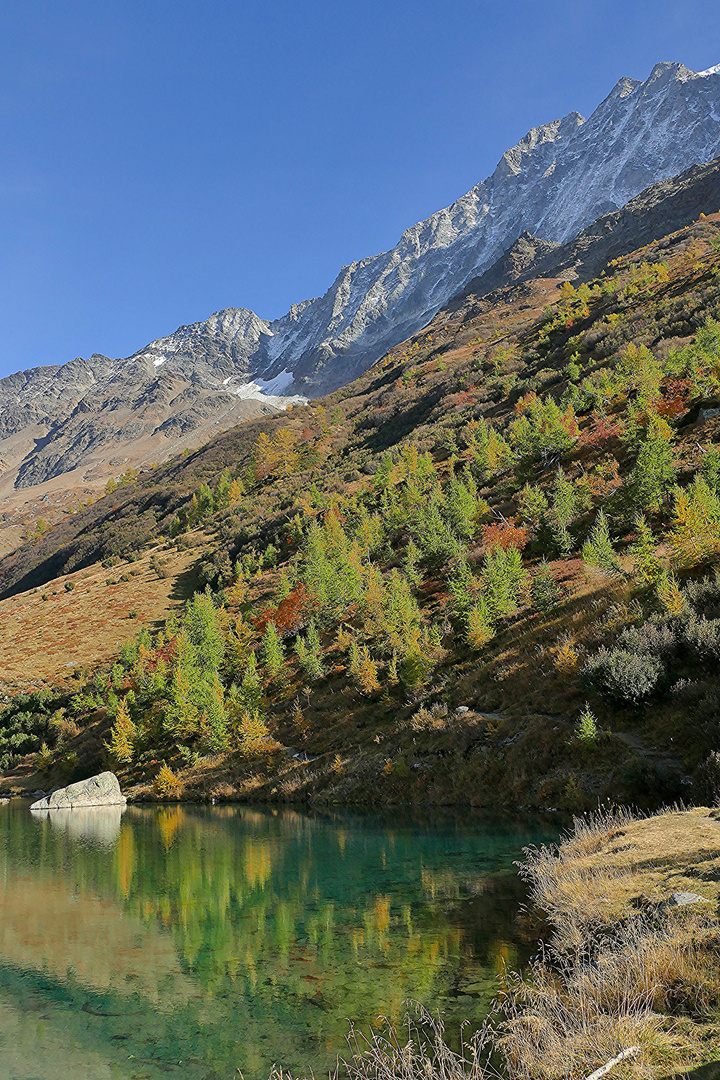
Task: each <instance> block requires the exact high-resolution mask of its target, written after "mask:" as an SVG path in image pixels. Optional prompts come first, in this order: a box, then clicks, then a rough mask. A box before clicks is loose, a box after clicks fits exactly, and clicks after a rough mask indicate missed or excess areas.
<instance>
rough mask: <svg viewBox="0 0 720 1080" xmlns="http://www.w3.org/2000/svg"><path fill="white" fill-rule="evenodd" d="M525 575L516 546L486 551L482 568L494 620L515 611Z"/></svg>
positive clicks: (486, 594) (490, 610) (487, 601)
mask: <svg viewBox="0 0 720 1080" xmlns="http://www.w3.org/2000/svg"><path fill="white" fill-rule="evenodd" d="M525 577H526V572H525V570H524V569H523V565H522V556H521V555H520V552H519V551H518V549H517V548H516V547H509V548H507V549H505V548H501V547H497V548H493V549H492V550H491V551H488V552H486V554H485V559H484V562H483V570H482V582H483V592H484V594H485V601H486V603H487V607H488V611H489V612H490V617H491V618H492V619H493V620H495V619H502V618H504V617H505V616H506V615H510V614H512V612H513V611H515V609H516V607H517V603H518V597H519V594H520V586H521V585H522V582H523V581H524V579H525Z"/></svg>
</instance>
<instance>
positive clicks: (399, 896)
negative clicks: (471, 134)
mask: <svg viewBox="0 0 720 1080" xmlns="http://www.w3.org/2000/svg"><path fill="white" fill-rule="evenodd" d="M556 835H557V831H556V830H550V829H543V828H542V827H540V826H536V827H530V826H527V825H522V824H521V825H518V824H517V823H508V822H506V823H501V824H494V825H490V824H488V823H487V821H486V820H483V819H481V818H478V819H474V818H473V816H472V815H471V814H470V813H468V812H465V813H463V814H460V815H453V814H447V815H433V816H432V817H428V818H427V819H426V820H424V819H422V818H415V819H413V818H411V817H404V816H403V815H402V813H399V812H398V813H394V814H392V815H385V816H383V815H370V814H367V815H365V814H355V813H344V812H343V813H326V814H321V813H317V814H312V813H307V814H305V813H301V812H296V811H294V810H288V809H280V810H272V809H269V810H265V809H260V810H258V809H252V808H247V807H238V806H225V807H207V808H206V807H199V806H169V807H168V806H166V807H157V806H153V807H138V806H130V807H128V808H127V809H126V810H125V811H124V812H121V810H120V808H119V807H118V808H115V807H112V808H103V809H85V810H72V811H54V812H52V813H51V814H46V815H44V816H41V815H37V814H34V813H31V812H30V811H29V809H28V804H27V803H26V802H20V801H18V800H14V801H13V802H11V803H9V804H6V805H4V806H0V875H1V877H0V1076H1V1077H2V1078H3V1080H157V1078H161V1077H168V1076H177V1077H178V1078H180V1080H230V1078H231V1077H235V1078H237V1075H238V1072H237V1070H238V1069H241V1070H242V1072H243V1074H244V1076H245V1080H265V1078H266V1077H267V1075H268V1072H269V1070H270V1067H271V1065H272V1064H273V1062H277V1063H278V1064H281V1065H283V1066H284V1067H285V1068H286V1069H292V1070H294V1071H295V1072H299V1073H300V1075H309V1070H310V1069H313V1070H314V1071H315V1074H316V1076H322V1075H323V1072H324V1071H326V1070H327V1069H328V1068H329V1067H331V1066H332V1065H333V1064H334V1062H335V1060H336V1056H337V1054H338V1052H342V1051H343V1050H344V1047H345V1042H344V1039H345V1035H346V1032H347V1028H348V1024H347V1021H348V1019H352V1020H353V1021H356V1022H357V1023H358V1024H360V1025H362V1026H363V1027H364V1029H365V1030H369V1029H370V1027H371V1025H378V1024H379V1023H380V1020H381V1018H382V1016H388V1017H391V1018H393V1019H397V1018H399V1017H401V1016H402V1015H403V1013H404V1011H405V1008H404V1004H405V1002H406V1001H407V1000H408V999H412V1000H416V1001H420V1002H423V1003H424V1004H426V1005H428V1006H431V1007H432V1008H433V1009H438V1008H439V1009H441V1010H442V1012H443V1013H444V1015H445V1017H446V1019H447V1021H448V1023H449V1027H450V1028H451V1029H452V1028H457V1027H458V1026H459V1024H460V1023H461V1022H462V1021H463V1020H471V1021H475V1020H479V1019H480V1018H481V1017H482V1016H483V1015H484V1013H485V1011H486V1009H487V1004H488V1001H489V999H490V997H491V995H492V994H493V992H494V990H495V987H496V977H497V974H498V972H499V971H501V970H502V967H503V965H504V964H508V965H509V966H511V967H512V966H514V965H517V964H520V963H523V962H524V961H525V960H526V959H527V956H528V953H529V951H530V950H531V949H532V943H531V942H527V941H524V940H523V938H522V935H521V928H520V926H519V924H518V923H517V921H516V919H515V915H516V912H517V908H518V904H519V902H520V901H521V899H522V893H521V889H520V886H519V883H518V881H517V879H516V877H515V875H514V874H513V873H512V862H513V859H516V858H518V856H519V855H520V851H521V848H522V846H523V845H525V844H528V843H537V842H541V841H545V840H548V839H554V838H555V837H556Z"/></svg>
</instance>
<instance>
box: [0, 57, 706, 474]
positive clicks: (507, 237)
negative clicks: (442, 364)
mask: <svg viewBox="0 0 720 1080" xmlns="http://www.w3.org/2000/svg"><path fill="white" fill-rule="evenodd" d="M718 153H720V71H719V70H718V69H714V68H713V69H709V70H708V71H707V72H700V73H697V72H692V71H690V70H689V69H688V68H686V67H685V66H684V65H682V64H677V63H663V64H658V65H656V66H655V68H654V69H653V71H652V73H651V75H650V77H649V78H648V79H647V80H646V81H645V82H640V81H638V80H633V79H629V78H623V79H621V80H620V81H619V82H618V83H617V84H616V86H615V87H614V88H613V90H612V91H611V93H610V94H609V95H608V97H607V98H606V99H605V101H603V102H602V103H601V104H600V105H599V106H598V108H597V109H596V110H595V111H594V113H593V114H592V116H591V117H590V118H589V119H588V120H585V119H584V118H583V117H582V116H580V114H579V113H570V114H568V116H566V117H564V118H563V119H561V120H555V121H553V122H551V123H549V124H544V125H542V126H541V127H538V128H533V129H532V130H531V131H530V132H528V134H527V135H526V136H525V137H524V138H523V139H521V140H520V142H519V143H518V144H517V145H516V146H515V147H512V148H511V149H510V150H508V151H506V152H505V154H503V156H502V158H501V159H500V162H499V164H498V166H497V168H496V169H495V171H494V172H493V174H492V175H491V176H490V177H488V178H487V179H486V180H484V181H482V182H481V183H479V184H478V185H476V186H475V187H474V188H473V189H472V190H471V191H469V192H468V193H467V194H466V195H464V196H462V197H461V198H460V199H458V200H457V201H456V202H455V203H453V204H452V205H451V206H449V207H446V208H445V209H443V210H440V211H438V212H437V213H435V214H433V215H431V216H430V217H429V218H428V219H427V220H425V221H422V222H419V223H417V224H416V225H414V226H412V227H411V228H410V229H408V230H406V231H405V232H404V233H403V235H402V237H401V238H400V241H399V243H398V244H397V245H396V247H395V248H393V249H392V251H390V252H385V253H382V254H380V255H375V256H371V257H369V258H366V259H363V260H361V261H359V262H354V263H351V264H350V265H349V266H346V267H343V269H342V270H341V271H340V274H339V275H338V277H337V278H336V280H335V282H334V283H333V285H332V286H331V288H330V289H329V290H328V291H327V292H326V293H325V294H324V295H323V296H321V297H317V298H315V299H312V300H308V301H305V302H304V303H302V304H298V305H293V306H292V307H291V309H290V311H289V312H288V313H287V315H285V316H283V318H281V319H278V320H274V321H270V322H268V321H265V320H263V319H261V318H259V317H258V316H257V315H256V314H254V313H253V312H251V311H248V310H247V309H243V308H230V309H226V310H224V311H219V312H216V313H214V314H213V315H212V316H211V317H210V318H209V319H207V320H204V321H203V322H200V323H195V324H193V325H189V326H183V327H180V328H179V329H178V330H177V331H176V332H175V333H174V334H171V335H169V336H167V337H164V338H160V339H158V340H157V341H154V342H152V343H150V344H149V345H148V346H146V347H145V348H144V349H142V350H140V351H139V352H138V353H136V354H134V355H133V356H132V357H129V358H127V359H124V360H118V361H112V360H109V359H108V358H107V357H104V356H100V355H98V354H95V355H94V356H93V357H91V358H90V360H89V361H84V360H76V361H73V362H71V364H67V365H64V366H63V367H59V368H50V369H49V368H40V369H34V370H33V371H30V372H25V373H22V374H21V375H19V376H10V378H9V379H7V380H0V440H2V439H3V438H4V439H5V440H7V439H9V438H10V437H11V436H17V435H18V434H22V433H23V432H26V431H28V432H29V431H30V430H32V434H33V441H34V445H30V444H29V443H28V440H27V439H18V438H15V439H14V445H15V447H16V448H17V447H20V449H21V450H22V453H23V456H22V460H20V461H19V462H14V461H10V460H8V453H7V447H6V446H4V443H3V441H0V456H2V457H4V458H5V459H6V464H7V466H8V468H10V469H11V470H12V468H13V466H15V465H16V466H17V473H16V476H15V478H14V481H13V482H14V484H15V486H16V487H27V486H31V485H34V484H38V483H42V482H43V481H45V480H48V479H50V478H52V477H56V476H58V475H61V474H63V473H65V472H67V471H69V470H73V469H81V468H82V467H83V465H84V463H85V462H86V461H87V460H88V455H95V459H97V458H98V455H100V457H101V456H102V453H101V452H102V451H103V449H104V448H106V447H107V446H109V445H112V444H115V443H117V442H118V441H122V442H124V443H125V444H126V445H128V444H129V443H131V442H132V441H133V440H137V439H138V438H140V437H142V438H144V439H146V440H147V439H150V440H153V439H156V440H159V441H160V442H162V443H165V439H166V438H168V437H169V439H170V442H169V443H165V446H166V450H165V452H164V453H163V452H160V453H158V454H157V455H156V456H157V457H158V458H159V459H163V458H164V457H166V456H168V453H169V452H175V451H176V450H177V449H178V448H180V444H179V443H178V442H177V441H176V436H178V435H180V436H187V434H188V433H189V432H193V431H194V430H195V429H196V428H197V427H198V426H200V427H202V426H203V424H205V425H206V422H210V421H212V422H213V423H217V422H220V421H218V420H217V419H216V418H217V417H218V416H219V417H222V418H223V419H225V418H227V419H228V420H232V421H237V419H240V418H242V416H243V415H252V414H253V412H257V409H258V405H259V403H260V402H262V406H261V407H262V408H263V409H267V408H274V407H278V406H279V405H281V404H282V402H281V401H278V400H277V399H273V398H272V397H268V396H267V394H268V392H269V393H270V394H272V393H273V391H274V392H275V393H276V394H277V393H279V394H283V395H285V394H292V393H298V392H299V393H302V394H305V395H308V396H315V395H319V394H321V393H324V392H327V391H328V390H332V389H335V388H336V387H338V386H340V385H343V384H344V383H346V382H348V381H350V380H351V379H352V378H354V377H355V376H356V375H357V374H359V373H360V372H362V371H364V370H366V369H367V368H368V367H369V366H370V365H371V364H372V363H373V362H374V361H375V360H376V359H378V357H379V356H381V355H382V354H383V353H384V352H385V351H387V349H388V348H390V347H391V346H393V345H395V344H397V343H398V342H399V341H401V340H403V339H404V338H406V337H407V336H409V335H410V334H412V333H414V332H415V331H417V330H418V329H419V328H421V327H422V326H423V325H425V324H426V323H427V322H428V321H429V320H430V319H431V318H432V317H433V315H434V314H435V313H436V312H437V311H438V310H440V308H441V307H442V306H443V305H444V304H446V303H447V302H448V301H449V300H450V299H451V298H452V297H453V296H455V295H456V294H457V293H459V292H460V291H461V290H462V289H463V287H464V286H465V285H466V284H467V282H468V281H469V280H470V279H471V278H473V277H474V276H476V275H478V274H481V273H482V272H483V271H484V270H486V269H487V268H489V267H490V266H492V264H493V263H494V262H495V261H496V260H497V259H498V258H499V257H500V256H502V254H503V252H505V251H506V250H507V249H508V248H509V247H511V245H512V244H513V243H514V241H515V240H517V238H518V237H520V236H521V234H523V233H524V232H528V233H530V234H533V235H534V236H538V237H541V238H542V240H543V241H545V242H546V243H550V244H558V243H565V242H567V241H568V240H569V239H570V238H572V237H573V236H575V235H576V234H577V233H578V232H579V231H580V230H581V229H582V228H583V227H584V226H587V225H588V223H590V222H592V221H594V220H595V219H597V218H598V217H600V216H601V215H603V214H608V213H612V212H615V211H616V210H617V209H618V208H620V207H622V206H624V205H625V204H626V203H627V202H628V201H629V200H630V199H632V198H633V197H634V196H635V195H637V193H638V192H639V191H641V190H642V189H644V188H645V187H647V186H648V185H649V184H652V183H653V182H656V181H658V180H664V179H666V178H668V177H671V176H673V175H675V174H676V173H679V172H682V171H683V170H684V169H687V168H688V167H689V166H691V165H694V164H696V163H698V162H700V163H702V162H707V161H708V160H710V159H712V158H714V157H716V156H717V155H718ZM545 253H546V254H549V252H548V251H546V252H545ZM263 391H265V393H263ZM112 414H115V417H114V418H113V420H112V422H111V423H110V424H108V417H109V416H112ZM118 417H121V418H122V423H121V424H120V425H119V426H118V424H117V423H116V422H115V419H116V418H118ZM10 441H11V442H12V441H13V440H12V439H10ZM9 457H10V458H12V454H10V455H9ZM15 457H17V453H16V454H15Z"/></svg>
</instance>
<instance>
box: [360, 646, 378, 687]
mask: <svg viewBox="0 0 720 1080" xmlns="http://www.w3.org/2000/svg"><path fill="white" fill-rule="evenodd" d="M356 681H357V684H358V686H359V688H360V690H362V692H363V694H373V693H375V691H376V690H379V689H380V680H379V679H378V666H377V664H376V663H375V661H374V660H373V658H372V656H371V655H370V650H369V648H368V647H367V645H364V646H363V647H362V649H361V650H360V663H359V667H358V673H357V675H356Z"/></svg>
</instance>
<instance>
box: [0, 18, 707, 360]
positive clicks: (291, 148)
mask: <svg viewBox="0 0 720 1080" xmlns="http://www.w3.org/2000/svg"><path fill="white" fill-rule="evenodd" d="M0 53H1V57H2V63H1V64H0V375H4V374H7V373H9V372H11V371H17V370H19V369H21V368H26V367H31V366H35V365H37V364H48V363H64V362H65V361H67V360H70V359H72V358H73V357H74V356H88V355H89V354H90V353H92V352H94V351H97V352H104V353H107V354H108V355H110V356H125V355H128V354H129V353H132V352H134V351H135V350H136V349H138V348H140V347H141V346H143V345H144V344H146V343H147V342H148V341H150V340H152V339H153V338H155V337H159V336H161V335H163V334H165V333H169V332H171V331H172V330H174V329H175V328H176V327H177V326H178V325H180V324H182V323H188V322H193V321H196V320H198V319H202V318H204V317H206V316H207V315H209V314H210V313H211V312H212V311H214V310H217V309H218V308H222V307H229V306H245V307H250V308H252V309H254V310H255V311H257V312H258V314H259V315H261V316H263V317H265V318H274V317H276V316H279V315H282V314H283V313H284V312H285V311H286V310H287V308H288V306H289V304H290V303H291V302H292V301H299V300H303V299H306V298H307V297H309V296H314V295H317V294H318V293H322V292H324V290H325V289H326V288H327V287H328V286H329V285H330V284H331V282H332V280H333V278H334V277H335V274H336V273H337V271H338V269H339V268H340V266H341V265H343V264H345V263H348V262H351V261H352V260H353V259H356V258H362V257H363V256H365V255H370V254H374V253H375V252H377V251H382V250H386V249H388V248H390V247H392V246H393V245H394V244H395V243H396V241H397V240H398V238H399V235H400V233H401V232H402V230H403V229H404V228H406V227H407V226H409V225H411V224H413V223H414V222H415V221H417V220H420V219H421V218H424V217H426V216H427V215H428V214H430V213H432V212H433V211H434V210H437V209H439V208H440V207H441V206H444V205H446V204H447V203H449V202H452V200H453V199H455V198H457V197H458V196H459V195H461V194H462V193H463V192H465V191H466V190H468V189H469V188H470V187H472V185H473V184H475V183H476V182H477V181H478V180H481V179H483V178H484V177H485V176H486V175H487V174H488V173H489V172H491V171H492V169H493V168H494V167H495V165H496V163H497V161H498V158H499V157H500V155H501V154H502V152H503V151H504V150H505V149H506V148H507V147H508V146H510V145H512V144H514V143H515V142H517V140H518V139H519V138H521V137H522V135H523V134H524V133H525V132H526V131H527V129H528V128H529V127H532V126H533V125H537V124H540V123H543V122H545V121H548V120H552V119H553V118H555V117H557V116H561V115H563V114H565V113H567V112H569V111H570V110H572V109H578V110H579V111H580V112H582V113H584V114H585V115H589V113H590V112H591V111H592V110H593V108H594V107H595V106H596V105H597V104H599V102H600V101H601V100H602V98H604V97H605V96H606V94H607V93H608V92H609V91H610V89H611V87H612V86H613V85H614V83H615V82H616V81H617V79H618V78H620V76H622V75H631V76H633V77H636V78H646V77H647V75H648V74H649V73H650V70H651V69H652V67H653V65H654V64H655V63H656V62H657V61H659V60H681V61H683V62H684V63H685V64H687V65H688V66H689V67H691V68H693V69H694V70H702V69H704V68H707V67H710V66H712V65H714V64H716V63H719V62H720V4H718V3H717V0H682V2H668V0H652V2H647V0H623V2H617V0H602V2H595V0H584V2H583V0H573V2H568V0H544V2H543V3H539V2H538V0H505V2H503V3H498V2H497V0H492V2H485V0H363V2H362V3H360V2H358V0H355V2H352V3H351V2H348V0H234V2H231V0H225V2H223V0H204V2H203V3H201V4H200V3H197V0H172V2H170V0H142V2H140V0H115V2H113V0H62V3H59V2H58V0H4V2H3V4H2V6H0Z"/></svg>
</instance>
